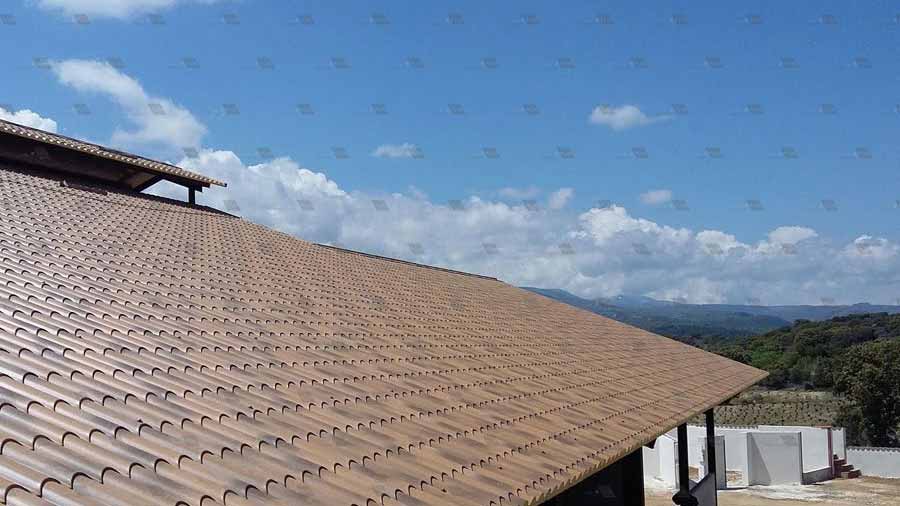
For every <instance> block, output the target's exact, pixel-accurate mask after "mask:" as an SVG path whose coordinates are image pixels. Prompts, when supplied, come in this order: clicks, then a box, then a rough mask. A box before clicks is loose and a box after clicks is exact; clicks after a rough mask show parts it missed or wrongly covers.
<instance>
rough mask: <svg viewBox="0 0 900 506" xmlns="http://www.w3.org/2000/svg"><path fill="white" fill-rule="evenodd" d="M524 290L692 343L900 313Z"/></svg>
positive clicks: (858, 307) (855, 306) (892, 309)
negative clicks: (591, 296)
mask: <svg viewBox="0 0 900 506" xmlns="http://www.w3.org/2000/svg"><path fill="white" fill-rule="evenodd" d="M523 288H524V289H525V290H529V291H532V292H534V293H538V294H540V295H543V296H545V297H549V298H551V299H555V300H558V301H560V302H565V303H566V304H570V305H572V306H576V307H580V308H582V309H586V310H588V311H591V312H594V313H597V314H599V315H602V316H606V317H608V318H612V319H614V320H618V321H621V322H624V323H628V324H629V325H634V326H636V327H640V328H643V329H646V330H649V331H651V332H655V333H657V334H662V335H664V336H669V337H673V338H676V339H679V340H682V341H686V342H691V343H693V344H703V343H707V344H708V343H709V342H710V341H721V340H729V338H734V337H740V336H750V335H756V334H762V333H764V332H768V331H770V330H774V329H777V328H781V327H786V326H789V325H791V324H792V323H793V322H794V321H796V320H811V321H821V320H828V319H830V318H834V317H837V316H847V315H851V314H863V313H900V306H880V305H873V304H853V305H851V306H803V305H798V306H754V305H743V304H682V303H678V302H669V301H662V300H656V299H652V298H650V297H643V296H634V295H620V296H617V297H611V298H599V299H594V300H591V299H585V298H582V297H578V296H577V295H574V294H571V293H569V292H567V291H565V290H558V289H544V288H532V287H523Z"/></svg>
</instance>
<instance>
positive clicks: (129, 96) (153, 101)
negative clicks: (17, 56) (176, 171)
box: [53, 60, 206, 149]
mask: <svg viewBox="0 0 900 506" xmlns="http://www.w3.org/2000/svg"><path fill="white" fill-rule="evenodd" d="M53 72H54V74H55V75H56V77H57V79H59V82H60V83H62V84H64V85H66V86H70V87H72V88H74V89H75V90H78V91H81V92H86V93H99V94H101V95H105V96H107V97H108V98H109V99H111V100H112V101H114V102H115V103H117V104H118V105H119V106H120V107H121V108H122V110H123V111H124V112H125V116H126V117H127V118H128V120H129V121H131V122H132V123H133V124H134V128H133V129H131V130H122V129H117V130H116V131H115V132H113V136H112V140H111V142H112V144H114V145H117V146H123V147H126V148H134V147H148V146H149V147H157V148H168V149H172V148H175V149H180V148H185V147H194V148H196V147H199V146H200V141H201V139H202V138H203V136H204V135H205V134H206V127H205V126H204V125H203V124H202V123H200V122H199V121H198V120H197V119H196V118H195V117H194V115H193V114H191V113H190V111H188V110H187V109H185V108H183V107H181V106H179V105H176V104H175V103H174V102H172V101H171V100H169V99H166V98H160V97H155V96H152V95H150V94H149V93H147V91H146V90H144V88H143V86H141V84H140V83H139V82H138V81H137V80H135V79H134V78H132V77H130V76H127V75H125V74H123V73H122V72H120V71H119V70H117V69H116V68H115V67H113V66H112V65H110V64H108V63H106V62H99V61H95V60H64V61H60V62H54V63H53Z"/></svg>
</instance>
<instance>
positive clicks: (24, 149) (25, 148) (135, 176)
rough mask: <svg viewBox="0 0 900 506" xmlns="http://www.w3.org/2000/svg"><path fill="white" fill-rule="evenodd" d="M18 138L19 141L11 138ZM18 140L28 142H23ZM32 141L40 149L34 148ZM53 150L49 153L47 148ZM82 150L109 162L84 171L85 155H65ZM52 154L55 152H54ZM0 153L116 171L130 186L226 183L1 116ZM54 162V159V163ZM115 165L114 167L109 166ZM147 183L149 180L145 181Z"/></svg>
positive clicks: (74, 168) (67, 167) (62, 166)
mask: <svg viewBox="0 0 900 506" xmlns="http://www.w3.org/2000/svg"><path fill="white" fill-rule="evenodd" d="M15 139H19V140H20V142H18V143H16V142H13V143H12V149H10V146H11V144H10V143H11V141H14V140H15ZM21 140H26V141H28V142H26V143H22V142H21ZM33 145H40V146H41V147H42V148H43V149H42V150H40V151H37V152H36V151H35V150H34V149H33ZM48 148H49V149H54V150H56V152H55V153H50V152H48V151H47V149H48ZM72 154H83V155H88V156H89V157H91V158H94V159H100V160H103V161H107V162H109V163H108V164H106V165H105V166H104V167H103V170H99V171H98V170H91V171H90V172H89V173H87V172H85V168H86V167H89V166H90V165H91V164H90V163H85V160H84V159H72V158H71V157H66V155H70V156H71V155H72ZM54 155H55V156H54ZM0 157H6V158H12V159H14V160H17V161H20V162H28V163H33V164H36V165H41V166H44V167H48V168H53V169H56V170H62V171H66V172H74V173H76V174H80V175H82V176H84V175H90V176H92V177H100V178H103V179H106V178H105V177H104V176H106V175H115V176H116V177H115V178H114V181H115V182H117V183H120V184H122V185H124V186H126V187H128V188H130V189H133V190H142V189H143V188H146V187H148V186H150V185H151V184H153V183H156V182H157V181H159V180H161V179H165V180H168V181H172V182H173V183H177V184H181V185H184V186H188V187H195V188H208V187H209V186H210V185H217V186H226V184H225V183H223V182H221V181H218V180H216V179H213V178H209V177H206V176H203V175H201V174H197V173H195V172H191V171H189V170H185V169H182V168H181V167H177V166H175V165H172V164H168V163H164V162H158V161H155V160H150V159H149V158H144V157H142V156H138V155H133V154H130V153H125V152H122V151H118V150H115V149H110V148H106V147H103V146H99V145H97V144H91V143H89V142H84V141H80V140H76V139H72V138H69V137H66V136H63V135H59V134H55V133H51V132H46V131H44V130H39V129H37V128H32V127H27V126H24V125H19V124H17V123H12V122H10V121H5V120H0ZM54 162H55V163H54ZM113 168H115V169H116V170H112V169H113ZM148 183H149V184H148Z"/></svg>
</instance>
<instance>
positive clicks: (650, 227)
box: [55, 61, 900, 304]
mask: <svg viewBox="0 0 900 506" xmlns="http://www.w3.org/2000/svg"><path fill="white" fill-rule="evenodd" d="M55 70H56V72H57V75H58V76H59V79H60V81H61V82H63V83H65V84H68V85H70V86H73V87H74V88H76V89H79V90H83V91H91V92H98V93H103V94H106V95H107V96H109V97H111V98H112V99H113V100H114V101H115V102H116V103H117V104H119V105H120V106H121V108H122V110H123V112H124V114H125V115H126V117H128V118H129V119H130V120H132V121H133V122H134V123H135V125H136V128H137V130H136V131H133V132H120V133H119V134H118V135H119V136H124V137H125V138H127V139H130V140H135V139H140V140H152V141H156V142H160V143H163V144H168V145H178V146H181V145H183V141H182V135H185V134H189V136H192V137H193V139H194V142H196V143H198V144H199V142H200V138H201V137H202V132H204V131H205V127H203V125H201V124H200V123H199V122H197V121H196V120H195V119H194V118H193V116H191V115H190V112H188V111H187V110H185V109H181V108H178V110H179V111H180V114H174V115H172V116H171V117H172V118H174V119H172V120H170V121H172V123H165V124H157V123H155V122H154V120H152V119H146V118H144V117H143V116H142V115H141V114H140V110H141V109H142V108H143V106H145V105H146V104H147V102H149V101H155V102H157V103H164V104H167V106H170V107H173V108H174V107H177V106H174V105H173V103H172V102H171V101H170V100H167V99H163V98H156V97H152V96H150V95H149V94H148V93H147V92H146V91H145V90H144V89H143V87H141V85H140V83H138V82H137V81H135V80H134V79H132V78H130V77H128V76H125V75H123V74H121V73H119V72H118V71H116V70H115V69H111V68H109V67H108V66H106V65H105V64H100V63H97V62H84V61H69V62H63V63H61V64H57V66H56V67H55ZM88 70H90V71H91V72H87V71H88ZM176 163H178V164H179V165H181V166H183V167H185V168H187V169H189V170H194V171H196V172H199V173H202V174H206V175H208V176H211V177H214V178H217V179H221V180H224V181H227V182H228V183H229V186H228V187H227V188H218V187H214V188H210V189H208V190H207V191H205V192H203V193H201V194H200V195H198V201H199V203H201V204H206V205H210V206H212V207H215V208H218V209H223V210H226V211H229V212H232V213H234V214H238V215H240V216H241V217H243V218H244V219H247V220H250V221H253V222H256V223H259V224H262V225H266V226H269V227H272V228H274V229H277V230H281V231H283V232H286V233H289V234H292V235H295V236H297V237H300V238H302V239H305V240H309V241H314V242H321V243H326V244H333V245H341V246H344V247H348V248H351V249H356V250H361V251H366V252H370V253H375V254H381V255H386V256H390V257H397V258H403V259H407V260H411V261H415V262H421V263H426V264H432V265H438V266H442V267H448V268H453V269H459V270H463V271H470V272H477V273H482V274H488V275H492V276H496V277H498V278H500V279H502V280H504V281H506V282H509V283H513V284H517V285H530V286H542V287H553V288H562V289H566V290H569V291H572V292H574V293H576V294H578V295H581V296H585V297H597V296H612V295H617V294H621V293H627V294H646V295H649V296H653V297H658V298H664V299H671V300H683V301H687V302H706V303H716V302H746V301H747V300H748V299H753V300H759V301H760V302H761V303H763V304H775V303H819V301H821V300H822V299H823V298H829V299H834V300H836V301H839V302H857V301H862V300H868V301H872V302H892V301H894V300H895V298H896V297H897V293H896V287H897V282H898V279H897V277H898V276H897V273H898V272H900V246H898V245H897V244H896V243H894V242H892V241H890V240H888V239H886V238H883V237H876V236H870V235H864V236H860V237H858V238H857V239H855V240H854V241H852V242H851V243H849V244H832V243H830V242H829V241H828V240H826V239H823V238H821V237H820V236H819V234H818V233H817V232H816V231H815V230H813V229H811V228H807V227H802V226H797V225H788V226H783V227H778V228H776V229H774V230H772V231H771V232H770V233H769V234H767V235H766V236H765V237H764V238H762V239H760V240H758V241H756V242H748V241H742V240H740V239H738V237H737V236H736V235H735V234H732V233H729V232H727V231H723V230H699V231H695V230H692V229H689V228H685V227H672V226H669V225H666V224H663V223H657V222H655V221H652V220H649V219H646V218H642V217H640V216H635V215H633V214H632V213H630V212H629V211H628V210H627V209H626V208H625V207H623V206H620V205H611V206H603V207H602V208H592V209H588V210H586V211H583V212H580V213H573V212H572V211H569V210H567V209H566V204H568V203H569V201H570V200H571V199H572V197H573V195H574V192H573V190H572V189H571V188H561V189H558V190H557V191H555V192H553V193H552V194H550V195H549V196H548V198H547V205H546V207H545V208H542V207H538V206H533V205H529V204H530V201H528V200H526V201H524V202H523V201H522V200H517V201H515V202H508V201H504V200H503V199H506V200H510V199H525V198H528V197H535V196H537V195H539V194H540V190H538V189H537V188H534V187H530V188H524V189H522V188H505V189H503V190H500V191H499V195H497V198H498V199H499V200H494V199H490V198H482V197H478V196H469V197H467V198H465V199H462V200H461V201H454V202H453V203H452V204H442V203H437V202H434V201H432V200H431V199H429V197H428V196H427V195H426V194H425V193H424V192H421V191H420V190H418V189H416V188H410V189H409V190H408V191H407V192H405V193H378V192H362V191H353V190H350V189H347V188H343V187H341V185H340V184H339V183H338V182H337V181H335V180H333V179H331V178H330V177H329V176H328V175H327V174H326V173H325V172H324V171H322V170H321V169H315V168H309V167H305V166H303V165H301V164H300V163H298V162H297V161H295V160H292V159H290V158H277V159H274V160H270V161H267V162H265V163H261V164H255V165H254V164H247V163H245V162H244V161H243V160H241V158H240V157H239V156H238V155H236V154H235V153H233V152H231V151H226V150H216V149H209V148H200V149H199V155H198V156H196V157H191V158H185V159H182V160H180V161H176ZM167 184H168V183H161V184H159V185H157V186H155V187H154V188H153V189H152V191H153V192H154V193H157V194H159V195H164V196H171V197H174V198H178V199H182V200H183V199H184V198H185V195H184V193H185V192H184V189H183V188H180V187H177V188H176V187H174V186H171V185H170V186H166V185H167Z"/></svg>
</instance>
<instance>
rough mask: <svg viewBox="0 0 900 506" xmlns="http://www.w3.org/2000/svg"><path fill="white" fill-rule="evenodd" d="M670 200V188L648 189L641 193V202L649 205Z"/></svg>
mask: <svg viewBox="0 0 900 506" xmlns="http://www.w3.org/2000/svg"><path fill="white" fill-rule="evenodd" d="M671 200H672V190H650V191H648V192H644V193H642V194H641V202H643V203H644V204H648V205H651V206H657V205H660V204H666V203H668V202H671Z"/></svg>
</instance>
